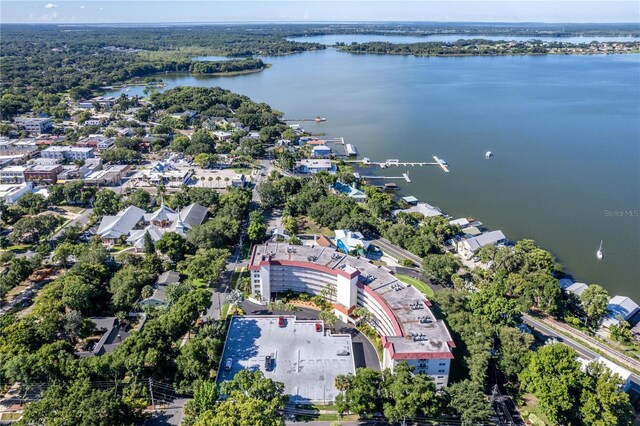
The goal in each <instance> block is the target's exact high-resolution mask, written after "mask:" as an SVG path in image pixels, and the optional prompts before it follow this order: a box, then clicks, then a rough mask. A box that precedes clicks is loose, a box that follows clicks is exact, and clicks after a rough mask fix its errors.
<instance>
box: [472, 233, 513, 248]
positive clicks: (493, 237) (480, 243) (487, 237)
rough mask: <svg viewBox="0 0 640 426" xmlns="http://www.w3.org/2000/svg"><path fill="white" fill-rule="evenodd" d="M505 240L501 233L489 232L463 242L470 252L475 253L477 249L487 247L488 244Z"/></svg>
mask: <svg viewBox="0 0 640 426" xmlns="http://www.w3.org/2000/svg"><path fill="white" fill-rule="evenodd" d="M506 239H507V237H505V236H504V234H503V233H502V231H491V232H486V233H484V234H481V235H478V236H477V237H473V238H467V239H466V240H464V241H465V242H466V243H468V244H469V247H470V248H471V250H473V251H476V250H478V249H479V248H482V247H484V246H488V245H489V244H496V243H498V242H500V241H503V240H506Z"/></svg>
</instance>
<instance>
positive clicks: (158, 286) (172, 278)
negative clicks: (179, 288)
mask: <svg viewBox="0 0 640 426" xmlns="http://www.w3.org/2000/svg"><path fill="white" fill-rule="evenodd" d="M179 283H180V274H178V273H177V272H176V271H167V272H164V273H162V274H161V275H160V276H159V277H158V279H157V280H156V283H155V285H154V286H153V294H152V295H151V296H149V297H147V298H146V299H142V300H140V301H139V302H138V303H139V304H140V306H143V307H144V306H155V307H159V306H166V305H167V300H166V299H167V287H168V286H169V285H171V284H179Z"/></svg>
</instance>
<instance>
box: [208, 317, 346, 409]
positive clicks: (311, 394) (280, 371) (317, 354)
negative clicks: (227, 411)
mask: <svg viewBox="0 0 640 426" xmlns="http://www.w3.org/2000/svg"><path fill="white" fill-rule="evenodd" d="M279 318H280V317H278V316H245V317H234V318H233V319H232V321H231V324H230V325H229V333H228V336H227V341H226V343H225V349H224V353H223V356H222V361H221V368H220V372H219V373H218V381H219V382H221V381H225V380H230V379H231V378H233V376H234V375H235V374H236V373H237V372H238V371H240V370H241V369H244V368H247V369H252V370H255V369H260V370H261V371H262V372H263V373H264V375H265V377H268V378H271V379H273V380H275V381H278V382H282V383H284V385H285V393H287V394H289V395H290V401H291V402H294V403H311V402H313V403H316V404H323V403H331V402H333V401H334V399H335V397H336V396H337V395H338V391H337V389H336V388H335V378H336V376H338V375H340V374H349V373H354V372H355V366H354V359H353V347H352V343H351V336H349V335H333V336H332V335H331V334H330V333H329V332H328V331H325V330H324V326H323V324H322V321H319V320H296V317H295V316H283V317H282V318H283V321H282V324H281V325H282V326H280V324H279ZM316 324H320V326H316ZM267 356H270V357H271V359H272V360H271V363H270V366H267V365H265V358H266V357H267ZM229 360H231V361H229ZM225 366H229V369H228V370H227V369H226V368H225Z"/></svg>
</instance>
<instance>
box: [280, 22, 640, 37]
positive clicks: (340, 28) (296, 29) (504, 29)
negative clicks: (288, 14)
mask: <svg viewBox="0 0 640 426" xmlns="http://www.w3.org/2000/svg"><path fill="white" fill-rule="evenodd" d="M286 33H287V36H289V37H296V36H297V37H302V36H314V35H328V34H369V35H412V36H430V35H452V34H455V35H458V34H459V35H463V36H465V37H474V38H477V37H478V36H511V37H513V36H522V37H532V38H535V37H559V38H561V37H580V36H582V37H613V36H634V37H640V27H638V25H637V24H633V23H627V24H625V23H622V24H592V23H585V24H582V23H569V24H563V23H553V24H545V23H531V24H498V23H494V24H491V23H475V22H469V23H464V22H451V23H447V22H389V23H374V24H362V23H358V24H316V25H306V24H305V25H289V26H287V27H286Z"/></svg>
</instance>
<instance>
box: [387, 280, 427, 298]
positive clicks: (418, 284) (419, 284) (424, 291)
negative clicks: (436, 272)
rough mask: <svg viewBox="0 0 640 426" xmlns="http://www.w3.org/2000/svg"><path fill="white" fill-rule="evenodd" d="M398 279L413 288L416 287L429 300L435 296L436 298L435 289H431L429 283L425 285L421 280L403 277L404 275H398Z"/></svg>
mask: <svg viewBox="0 0 640 426" xmlns="http://www.w3.org/2000/svg"><path fill="white" fill-rule="evenodd" d="M396 277H397V278H398V279H399V280H400V281H402V282H403V283H405V284H411V285H412V286H414V287H415V288H417V289H418V290H420V291H421V292H422V294H424V295H425V296H427V299H431V298H433V296H434V293H433V289H432V288H431V287H429V285H428V284H427V283H424V282H422V281H420V280H419V279H416V278H413V277H410V276H408V275H403V274H396Z"/></svg>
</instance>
